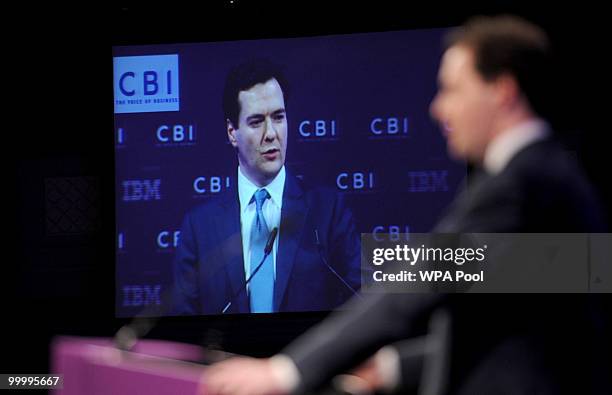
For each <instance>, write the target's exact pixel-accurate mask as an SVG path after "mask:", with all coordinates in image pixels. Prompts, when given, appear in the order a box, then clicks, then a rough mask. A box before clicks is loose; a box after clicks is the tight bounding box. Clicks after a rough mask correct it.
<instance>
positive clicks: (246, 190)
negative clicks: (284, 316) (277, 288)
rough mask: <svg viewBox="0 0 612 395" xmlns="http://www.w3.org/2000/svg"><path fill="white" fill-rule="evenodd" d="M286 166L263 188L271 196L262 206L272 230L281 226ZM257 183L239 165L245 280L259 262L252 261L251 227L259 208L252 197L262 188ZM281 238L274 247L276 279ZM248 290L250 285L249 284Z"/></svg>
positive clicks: (239, 195) (273, 258) (273, 261)
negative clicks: (277, 255)
mask: <svg viewBox="0 0 612 395" xmlns="http://www.w3.org/2000/svg"><path fill="white" fill-rule="evenodd" d="M285 177H286V174H285V166H283V167H282V168H281V169H280V171H279V172H278V174H277V175H276V177H275V178H274V180H272V182H270V183H269V184H268V185H266V186H263V187H261V188H265V189H266V190H267V191H268V193H269V194H270V198H269V199H266V201H265V202H264V204H263V206H262V212H263V216H264V218H265V220H266V224H267V225H268V230H270V231H271V230H272V229H274V228H275V227H277V228H279V227H280V218H281V209H282V207H283V190H284V189H285ZM261 188H259V187H258V186H257V185H255V184H253V183H252V182H251V181H250V180H249V179H248V178H247V177H246V176H245V175H244V174H243V173H242V169H240V166H239V167H238V198H239V200H240V229H241V232H242V254H243V255H242V256H243V257H244V274H245V281H246V279H248V278H249V276H250V273H251V264H253V265H258V264H259V262H255V263H252V262H251V227H252V226H253V221H255V218H256V214H257V210H256V204H255V200H253V202H252V203H250V204H249V202H251V199H252V198H253V194H254V193H255V192H256V191H257V190H258V189H261ZM279 239H280V229H279V233H277V235H276V240H274V247H273V249H272V265H273V267H274V279H275V280H276V252H277V251H278V240H279ZM247 290H248V285H247Z"/></svg>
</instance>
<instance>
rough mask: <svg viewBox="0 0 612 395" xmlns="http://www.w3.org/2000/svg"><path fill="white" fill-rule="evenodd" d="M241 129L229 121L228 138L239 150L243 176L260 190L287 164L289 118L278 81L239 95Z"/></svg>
mask: <svg viewBox="0 0 612 395" xmlns="http://www.w3.org/2000/svg"><path fill="white" fill-rule="evenodd" d="M238 103H239V104H240V114H239V117H238V125H232V123H231V122H229V121H228V124H227V134H228V137H229V140H230V143H231V144H232V146H234V147H235V148H237V150H238V163H239V164H240V168H241V169H242V171H243V172H244V174H245V175H246V176H247V177H248V178H249V179H250V180H251V181H252V182H253V183H255V184H257V185H258V186H263V185H266V184H268V183H269V182H271V181H272V180H273V179H274V177H276V175H277V174H278V172H279V171H280V169H281V168H282V167H283V164H284V163H285V153H286V151H287V117H286V114H285V100H284V97H283V91H282V90H281V87H280V85H279V84H278V82H277V81H276V79H274V78H273V79H270V80H268V81H267V82H265V83H262V84H257V85H255V86H253V87H252V88H250V89H249V90H246V91H241V92H240V93H239V94H238Z"/></svg>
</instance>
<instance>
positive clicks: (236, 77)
mask: <svg viewBox="0 0 612 395" xmlns="http://www.w3.org/2000/svg"><path fill="white" fill-rule="evenodd" d="M273 78H274V79H276V81H277V82H278V84H279V85H280V87H281V90H282V91H283V96H284V99H285V103H286V102H287V96H288V94H289V86H288V84H287V80H286V79H285V75H284V73H283V69H282V68H281V66H279V65H277V64H275V63H273V62H271V61H270V60H268V59H253V60H249V61H247V62H244V63H241V64H239V65H238V66H236V67H234V68H233V69H232V70H231V71H230V72H229V74H228V75H227V78H226V79H225V89H224V90H223V115H224V116H225V119H226V120H227V119H229V120H230V122H231V123H232V125H234V127H235V128H238V127H239V125H238V122H239V119H238V118H239V115H240V103H239V101H238V94H239V93H240V92H241V91H247V90H249V89H251V88H252V87H254V86H255V85H257V84H263V83H266V82H268V81H269V80H271V79H273Z"/></svg>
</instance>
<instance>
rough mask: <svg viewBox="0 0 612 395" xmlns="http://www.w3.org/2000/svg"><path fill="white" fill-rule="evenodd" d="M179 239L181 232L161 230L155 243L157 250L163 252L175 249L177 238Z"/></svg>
mask: <svg viewBox="0 0 612 395" xmlns="http://www.w3.org/2000/svg"><path fill="white" fill-rule="evenodd" d="M180 237H181V231H180V230H175V231H169V230H162V231H161V232H159V233H158V234H157V238H156V242H157V248H158V250H159V251H161V252H165V251H168V250H171V249H173V248H176V246H178V242H179V238H180Z"/></svg>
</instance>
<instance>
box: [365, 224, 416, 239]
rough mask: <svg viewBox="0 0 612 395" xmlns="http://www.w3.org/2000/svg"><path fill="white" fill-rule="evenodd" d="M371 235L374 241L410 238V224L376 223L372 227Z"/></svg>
mask: <svg viewBox="0 0 612 395" xmlns="http://www.w3.org/2000/svg"><path fill="white" fill-rule="evenodd" d="M372 237H373V238H374V240H376V241H400V240H405V241H409V240H410V226H408V225H376V226H374V228H373V229H372Z"/></svg>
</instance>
